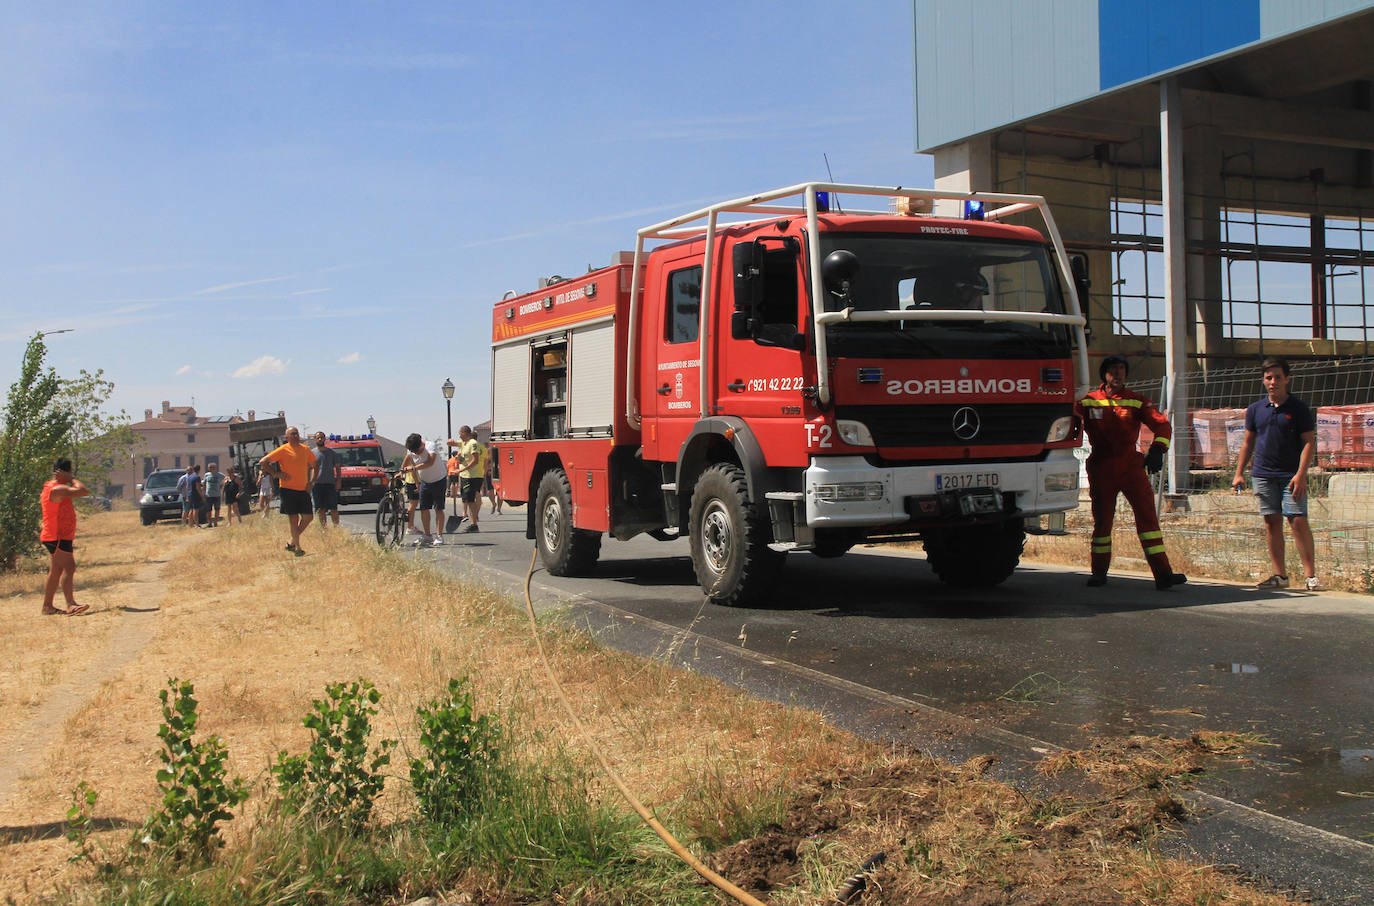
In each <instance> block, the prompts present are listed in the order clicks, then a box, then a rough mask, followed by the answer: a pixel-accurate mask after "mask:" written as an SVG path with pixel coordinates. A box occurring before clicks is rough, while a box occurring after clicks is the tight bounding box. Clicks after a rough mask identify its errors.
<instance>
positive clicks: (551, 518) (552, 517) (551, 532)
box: [540, 498, 563, 551]
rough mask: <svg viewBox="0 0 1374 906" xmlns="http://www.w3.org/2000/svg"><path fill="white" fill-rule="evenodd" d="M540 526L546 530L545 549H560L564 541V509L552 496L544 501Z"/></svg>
mask: <svg viewBox="0 0 1374 906" xmlns="http://www.w3.org/2000/svg"><path fill="white" fill-rule="evenodd" d="M540 527H541V528H542V529H543V532H544V549H545V550H548V551H556V550H558V547H559V545H560V544H561V543H562V541H563V509H562V507H560V506H559V505H558V501H557V500H554V499H552V498H551V499H549V500H547V501H545V502H544V512H543V513H541V514H540Z"/></svg>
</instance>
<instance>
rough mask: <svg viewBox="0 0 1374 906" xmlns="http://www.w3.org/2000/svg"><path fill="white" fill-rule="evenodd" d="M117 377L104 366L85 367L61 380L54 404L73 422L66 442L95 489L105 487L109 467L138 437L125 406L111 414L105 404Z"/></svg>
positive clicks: (123, 456)
mask: <svg viewBox="0 0 1374 906" xmlns="http://www.w3.org/2000/svg"><path fill="white" fill-rule="evenodd" d="M114 386H115V385H114V381H108V380H106V379H105V371H104V369H97V370H96V372H95V374H91V373H90V372H89V371H87V370H86V369H84V368H82V369H81V373H80V375H79V376H78V377H75V378H72V379H70V380H64V381H62V389H61V391H59V393H58V395H57V400H56V401H55V402H54V408H56V409H58V410H59V411H62V412H65V413H66V415H67V418H68V420H69V421H70V423H71V428H70V430H69V432H68V436H67V442H68V444H69V445H70V449H71V458H72V465H73V466H74V467H75V469H76V475H77V477H78V478H80V479H81V480H82V481H84V482H85V483H86V485H87V487H89V488H91V490H92V491H95V490H96V489H98V488H103V487H104V486H105V484H106V483H107V481H108V479H109V477H110V471H111V470H112V469H114V468H115V466H117V465H124V464H126V463H127V462H128V460H129V454H130V452H131V451H132V449H133V446H134V444H135V443H136V442H137V440H138V437H137V434H136V433H135V432H134V429H133V428H131V427H130V426H129V415H128V413H126V412H125V411H124V410H123V409H121V410H119V414H118V415H110V414H108V413H107V412H106V411H105V410H104V408H103V407H104V405H105V403H106V401H107V400H109V398H110V396H111V395H112V394H113V393H114Z"/></svg>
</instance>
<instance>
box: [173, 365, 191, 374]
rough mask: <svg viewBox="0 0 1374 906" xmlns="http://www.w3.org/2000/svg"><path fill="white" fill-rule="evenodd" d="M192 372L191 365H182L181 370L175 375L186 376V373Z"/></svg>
mask: <svg viewBox="0 0 1374 906" xmlns="http://www.w3.org/2000/svg"><path fill="white" fill-rule="evenodd" d="M190 370H191V366H190V365H182V366H181V367H180V368H178V369H177V370H176V372H175V373H176V374H186V373H187V372H189V371H190Z"/></svg>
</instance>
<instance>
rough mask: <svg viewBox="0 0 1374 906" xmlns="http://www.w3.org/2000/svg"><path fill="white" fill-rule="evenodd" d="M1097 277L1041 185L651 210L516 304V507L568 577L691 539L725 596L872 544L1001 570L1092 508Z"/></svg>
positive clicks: (841, 188) (804, 189)
mask: <svg viewBox="0 0 1374 906" xmlns="http://www.w3.org/2000/svg"><path fill="white" fill-rule="evenodd" d="M841 194H842V195H843V196H845V197H854V198H857V199H859V200H860V201H861V203H865V204H868V205H869V206H874V205H875V201H874V199H881V201H878V202H876V204H879V205H880V204H887V205H888V206H889V207H888V208H887V209H884V210H850V211H842V210H841V206H840V204H839V197H840V196H841ZM945 207H952V208H954V209H955V210H954V211H953V212H952V216H935V215H934V214H932V213H930V212H931V211H932V210H934V211H936V212H940V213H942V214H943V213H945V212H944V210H943V209H944V208H945ZM961 212H962V215H961ZM1037 213H1038V215H1039V218H1040V221H1041V222H1042V224H1043V228H1044V232H1041V231H1039V230H1037V229H1033V228H1031V227H1029V226H1023V225H1017V224H1015V223H1013V222H1012V221H1016V220H1021V219H1025V218H1026V217H1027V216H1033V215H1035V214H1037ZM1080 270H1081V269H1080ZM1085 285H1086V281H1085V279H1084V277H1083V276H1082V274H1081V272H1080V274H1079V276H1078V277H1077V278H1075V268H1074V267H1073V266H1072V265H1071V264H1070V260H1069V257H1068V255H1067V253H1066V252H1065V249H1064V246H1063V243H1062V241H1061V240H1060V237H1059V233H1058V229H1057V228H1056V226H1055V224H1054V220H1053V218H1052V216H1051V214H1050V212H1049V208H1048V206H1047V205H1046V203H1045V201H1044V199H1043V198H1040V197H1038V196H1023V195H1005V194H982V193H979V194H976V195H963V194H955V193H947V192H937V191H924V190H906V189H901V188H895V189H890V188H880V187H874V186H854V185H840V184H834V183H808V184H805V185H800V186H792V187H789V188H785V189H779V190H776V191H772V192H766V193H762V194H760V195H756V196H752V197H749V198H743V199H736V200H732V201H726V202H722V203H720V204H714V205H711V206H709V207H706V208H702V209H701V210H697V211H693V212H691V213H688V214H685V215H683V216H681V217H677V218H674V219H672V220H669V221H665V222H663V223H659V224H655V225H653V226H650V227H646V228H645V229H642V230H640V231H639V234H638V242H637V246H636V250H635V251H634V252H633V253H629V252H620V253H618V254H617V255H616V256H615V258H614V260H613V261H612V263H611V265H610V266H609V267H604V268H601V269H599V270H593V271H591V272H590V273H587V274H586V275H584V276H581V277H577V278H573V279H564V278H562V277H550V278H546V279H544V280H541V281H540V286H539V288H538V289H537V290H535V291H534V292H531V293H527V294H525V295H521V296H513V295H512V294H508V296H509V297H508V298H506V299H503V300H502V301H500V302H499V303H497V304H496V306H495V308H494V310H493V319H492V440H493V443H494V444H495V445H496V446H497V448H498V450H499V456H500V474H501V480H502V486H503V489H504V493H505V496H506V499H507V500H510V501H512V502H524V501H530V502H532V503H533V505H532V506H531V507H530V508H529V510H528V522H527V524H526V531H527V535H528V536H529V537H530V538H533V539H534V540H535V543H536V544H537V546H538V549H539V552H540V555H541V557H542V559H543V563H544V565H545V567H546V568H547V569H548V570H549V571H550V572H551V573H553V574H555V575H580V574H586V573H588V572H590V571H591V570H593V569H594V567H595V564H596V560H597V558H598V556H599V553H600V549H601V539H602V536H603V535H606V534H609V535H611V536H612V537H615V538H618V539H628V538H631V537H633V536H635V535H639V534H647V535H650V536H652V537H654V538H658V539H663V540H667V539H672V538H677V537H681V536H683V535H686V536H687V537H688V538H689V539H690V544H691V555H692V561H693V566H694V568H695V571H696V575H697V578H698V580H699V581H700V583H701V586H702V588H703V589H704V590H705V592H706V594H707V596H708V597H710V599H711V600H712V601H715V602H717V603H720V604H729V605H744V604H751V603H758V602H761V601H765V600H766V599H767V596H768V593H769V588H770V584H771V583H772V582H773V580H774V579H775V578H776V576H777V573H778V570H779V568H780V567H781V565H782V562H783V560H784V557H785V555H786V553H787V552H789V551H810V552H812V553H813V554H816V555H817V556H820V557H837V556H840V555H841V554H843V553H845V552H846V551H848V550H849V549H850V548H851V547H852V546H853V545H855V544H857V543H859V542H867V543H873V542H887V541H914V540H920V541H922V542H923V543H924V547H925V550H926V554H927V558H928V560H929V562H930V564H931V566H932V567H933V568H934V570H935V572H936V573H937V574H938V575H939V576H940V578H941V579H942V580H944V581H945V582H947V583H949V584H953V585H962V586H981V585H993V584H996V583H998V582H1001V581H1002V580H1004V579H1005V578H1007V577H1008V576H1009V575H1010V574H1011V573H1012V571H1013V570H1014V569H1015V568H1016V565H1017V563H1018V562H1019V559H1020V555H1021V550H1022V547H1023V545H1024V542H1025V532H1026V531H1027V529H1028V528H1029V529H1030V530H1032V531H1034V530H1037V528H1038V526H1039V525H1040V522H1041V518H1042V517H1044V516H1046V515H1047V514H1062V513H1063V512H1064V511H1066V510H1069V509H1072V508H1074V507H1075V506H1077V503H1078V475H1079V466H1078V462H1077V460H1076V459H1075V457H1074V450H1073V448H1075V447H1077V446H1078V445H1079V443H1080V430H1079V428H1080V426H1079V425H1078V423H1077V422H1076V420H1075V418H1074V415H1073V402H1074V399H1075V398H1076V396H1075V392H1076V390H1077V389H1078V388H1079V387H1086V386H1087V352H1086V350H1087V345H1086V342H1085V338H1084V333H1083V326H1084V323H1085V322H1084V318H1083V317H1082V315H1081V314H1080V310H1079V303H1078V295H1079V293H1080V292H1081V291H1082V290H1083V289H1084V287H1085Z"/></svg>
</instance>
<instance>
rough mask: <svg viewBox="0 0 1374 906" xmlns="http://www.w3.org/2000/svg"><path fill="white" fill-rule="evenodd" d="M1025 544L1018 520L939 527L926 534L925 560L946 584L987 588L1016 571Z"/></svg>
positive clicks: (959, 586)
mask: <svg viewBox="0 0 1374 906" xmlns="http://www.w3.org/2000/svg"><path fill="white" fill-rule="evenodd" d="M1025 545H1026V531H1025V528H1024V526H1023V525H1022V523H1021V520H1020V519H1008V520H1006V521H1005V522H994V523H988V524H986V525H969V526H961V527H959V528H951V529H942V530H941V531H939V532H934V533H931V534H930V535H929V536H927V537H926V539H925V549H926V561H927V562H929V563H930V568H931V569H933V570H935V574H936V575H937V576H939V577H940V579H941V581H943V582H944V583H945V584H946V585H952V586H955V587H956V588H986V587H988V586H991V585H997V584H1000V583H1001V582H1004V581H1005V580H1006V579H1007V577H1008V576H1010V575H1011V574H1012V573H1013V572H1015V570H1016V565H1017V564H1018V563H1020V562H1021V549H1022V548H1023V547H1025Z"/></svg>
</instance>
